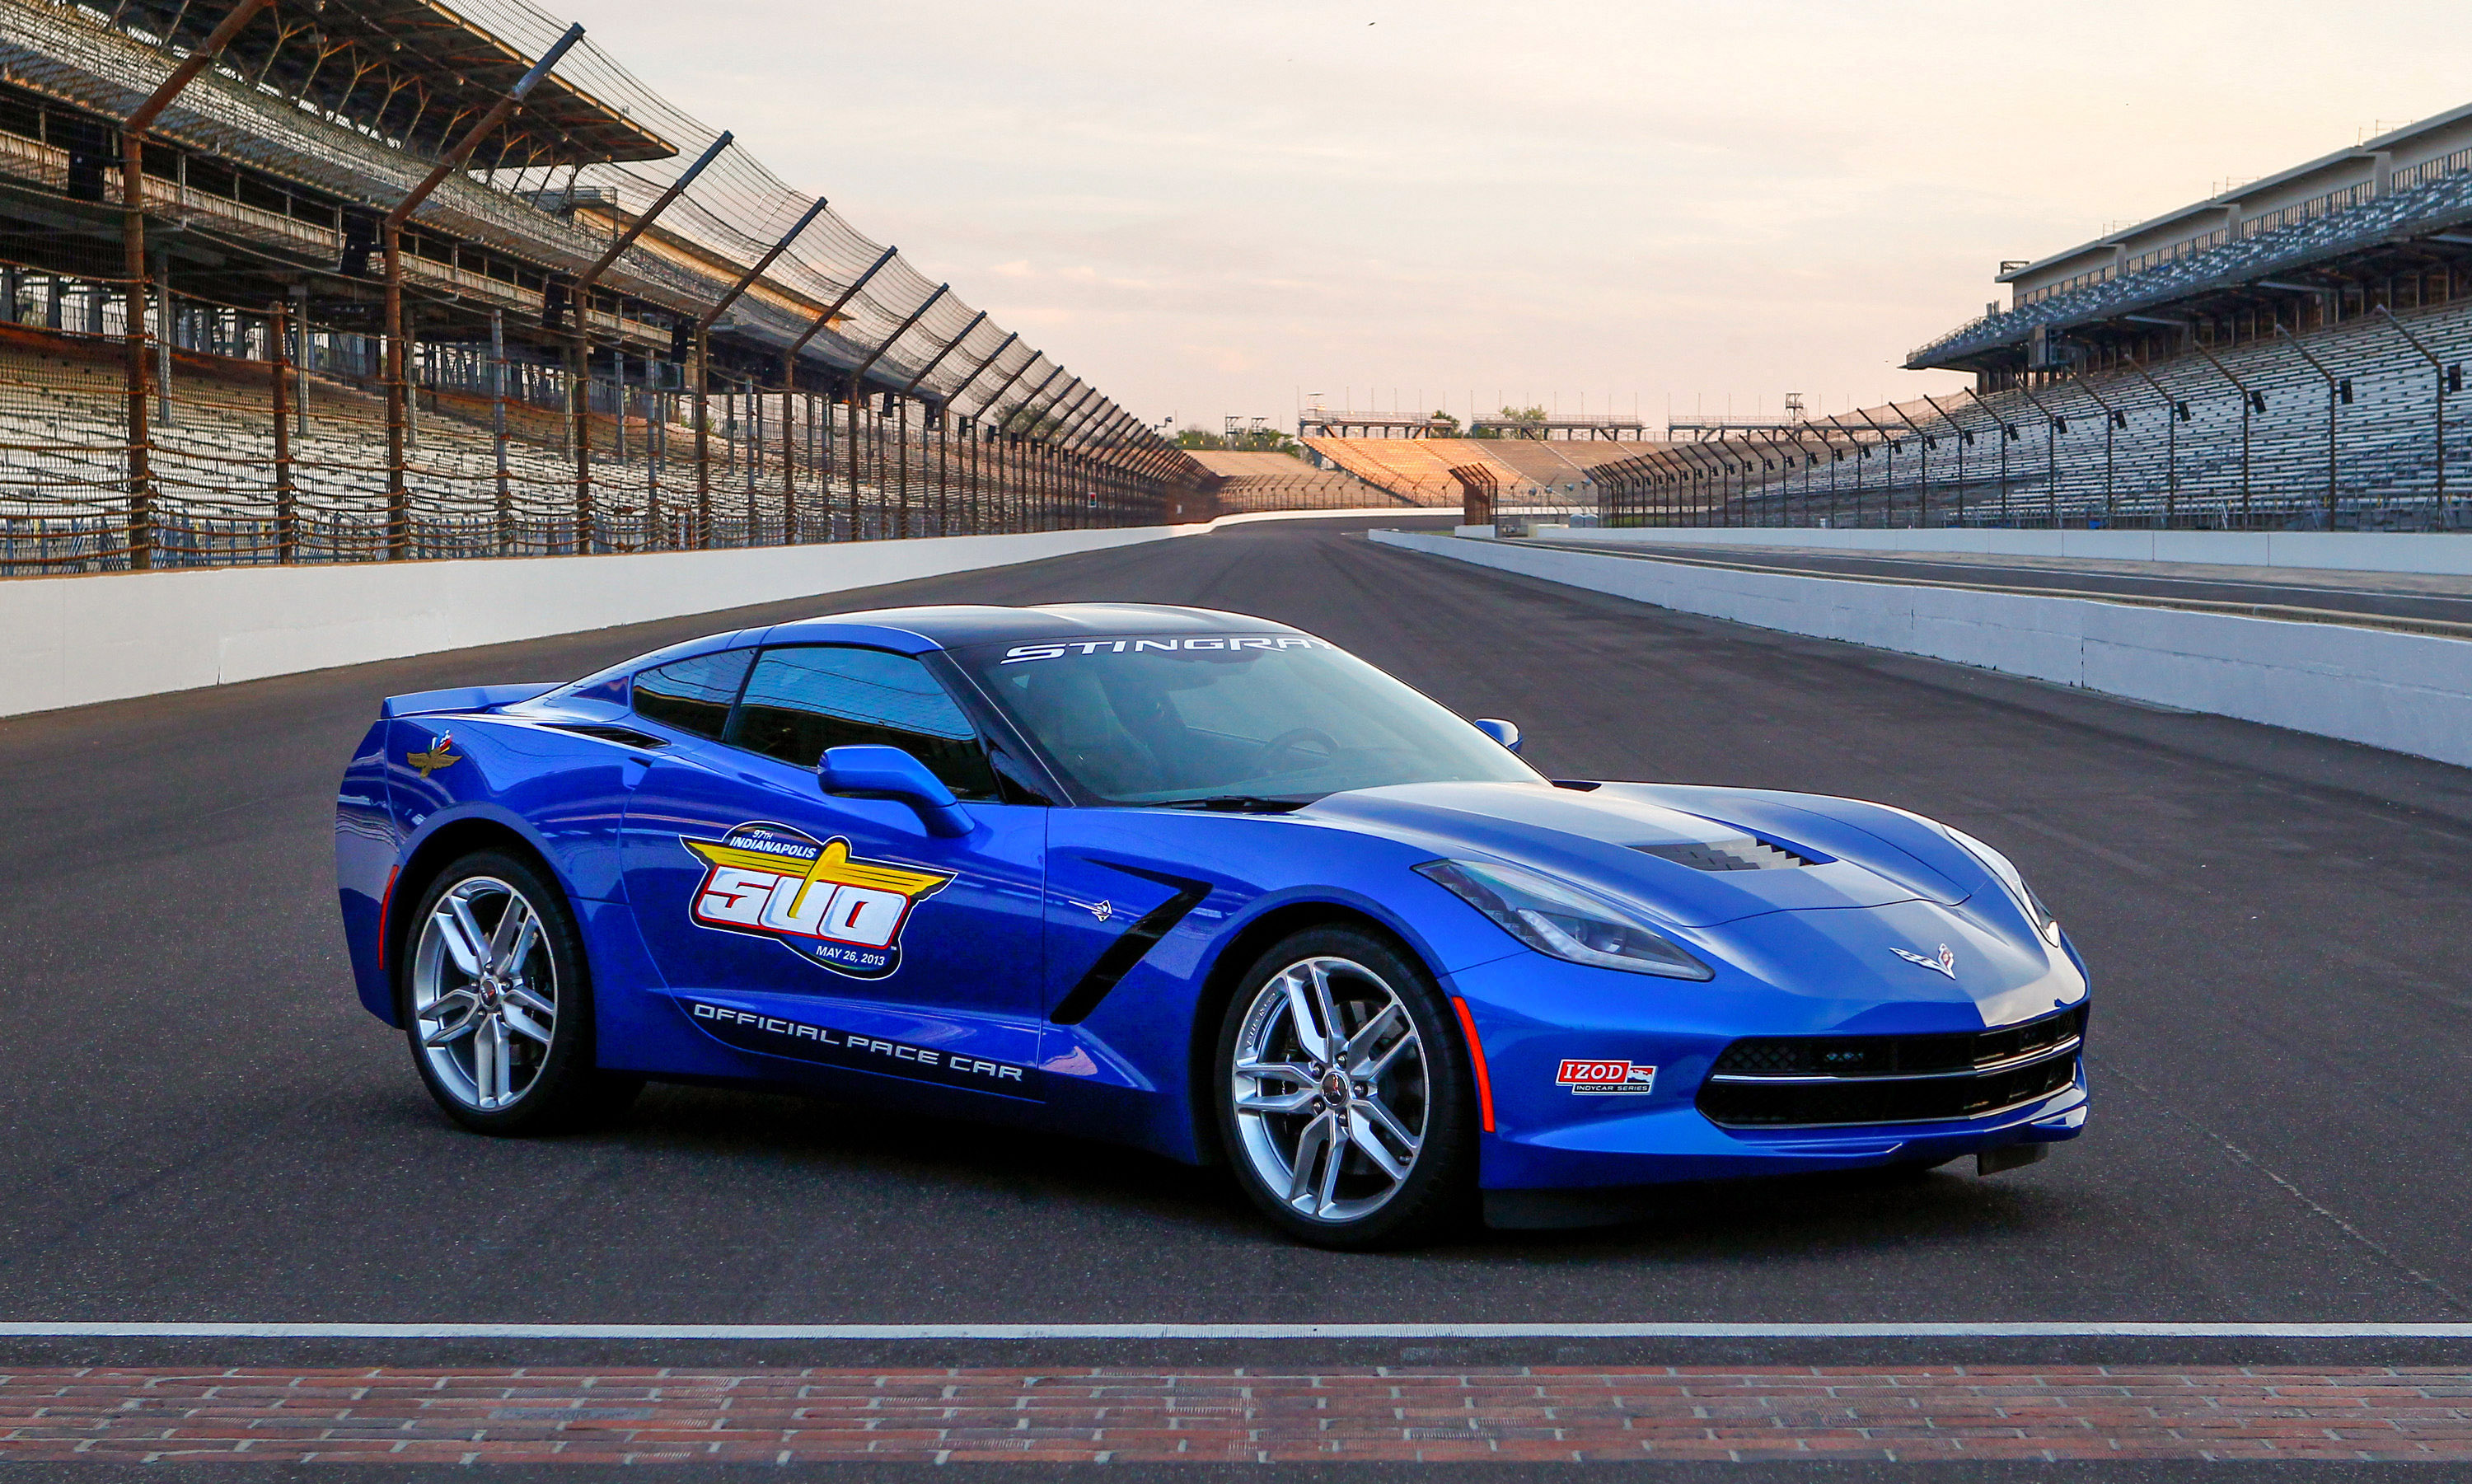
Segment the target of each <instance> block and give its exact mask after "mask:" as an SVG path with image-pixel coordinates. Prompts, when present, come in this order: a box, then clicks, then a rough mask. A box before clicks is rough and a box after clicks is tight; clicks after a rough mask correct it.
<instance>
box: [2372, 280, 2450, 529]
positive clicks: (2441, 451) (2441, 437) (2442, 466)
mask: <svg viewBox="0 0 2472 1484" xmlns="http://www.w3.org/2000/svg"><path fill="white" fill-rule="evenodd" d="M2378 313H2379V314H2381V315H2384V316H2385V317H2386V322H2387V325H2388V327H2389V328H2390V329H2392V330H2393V331H2394V332H2395V333H2396V334H2398V335H2401V336H2402V337H2403V338H2404V339H2405V340H2406V341H2409V342H2410V343H2411V345H2412V347H2413V349H2414V350H2417V351H2419V352H2420V358H2421V359H2422V360H2424V361H2427V362H2428V363H2429V369H2430V370H2431V371H2436V373H2437V383H2436V394H2437V395H2435V396H2433V397H2431V398H2430V402H2429V413H2430V429H2429V431H2430V437H2431V439H2432V446H2431V449H2430V451H2431V452H2432V453H2434V454H2435V455H2436V459H2437V494H2436V504H2435V506H2434V507H2433V509H2432V511H2431V514H2432V515H2435V516H2436V523H2437V524H2436V528H2437V529H2438V530H2441V531H2442V530H2444V529H2445V528H2446V394H2447V393H2449V392H2460V391H2462V390H2463V366H2462V363H2461V362H2460V361H2459V362H2457V363H2456V364H2455V365H2453V366H2448V365H2447V364H2446V363H2444V362H2443V361H2440V360H2439V359H2438V358H2437V357H2436V354H2434V353H2433V352H2432V351H2431V350H2430V348H2429V347H2427V346H2424V345H2422V344H2421V343H2420V337H2419V336H2417V335H2415V334H2413V332H2412V331H2410V330H2408V329H2405V328H2404V327H2403V322H2402V321H2401V320H2398V319H2396V318H2395V316H2394V311H2393V310H2391V309H2389V308H2388V307H2387V306H2386V305H2384V304H2380V305H2379V306H2378Z"/></svg>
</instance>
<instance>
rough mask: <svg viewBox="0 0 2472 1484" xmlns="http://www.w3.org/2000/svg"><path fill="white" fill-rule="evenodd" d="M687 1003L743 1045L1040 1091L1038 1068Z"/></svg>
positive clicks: (1018, 1093)
mask: <svg viewBox="0 0 2472 1484" xmlns="http://www.w3.org/2000/svg"><path fill="white" fill-rule="evenodd" d="M684 1003H685V1005H686V1011H687V1015H688V1017H690V1018H692V1019H693V1020H694V1021H695V1022H696V1024H698V1025H701V1026H702V1027H703V1028H704V1029H705V1030H707V1031H710V1032H711V1033H712V1034H713V1035H714V1036H716V1037H718V1038H719V1039H720V1040H722V1041H726V1042H728V1043H729V1044H730V1045H733V1046H736V1047H738V1048H739V1049H741V1050H743V1051H761V1052H765V1053H767V1054H768V1055H772V1056H787V1057H796V1058H797V1059H798V1060H799V1061H802V1062H817V1063H820V1064H822V1065H826V1066H847V1067H853V1068H856V1069H857V1070H859V1071H863V1072H890V1073H891V1074H892V1075H894V1076H896V1077H915V1078H916V1079H918V1080H919V1081H921V1082H940V1083H942V1084H944V1085H945V1086H946V1087H953V1088H969V1089H973V1090H975V1091H980V1092H1004V1093H1009V1094H1010V1095H1011V1096H1014V1097H1036V1096H1038V1093H1037V1092H1036V1091H1035V1090H1034V1089H1033V1085H1032V1073H1033V1071H1034V1068H1031V1067H1027V1066H1017V1065H1014V1064H1012V1063H1010V1062H999V1061H996V1060H994V1059H992V1058H989V1057H984V1056H968V1055H964V1054H963V1053H961V1052H957V1051H946V1050H941V1049H939V1048H938V1047H935V1046H920V1045H914V1044H912V1043H911V1042H909V1041H888V1040H886V1039H885V1038H883V1037H881V1036H862V1035H859V1034H858V1033H857V1032H854V1031H844V1030H837V1029H835V1028H834V1027H832V1026H829V1025H810V1024H808V1023H807V1022H805V1021H803V1020H791V1019H785V1018H783V1017H780V1016H768V1015H757V1014H755V1013H754V1012H753V1011H749V1010H737V1009H733V1008H731V1007H730V1006H727V1005H714V1004H708V1003H706V1002H704V1001H702V1000H696V999H691V1000H687V1001H685V1002H684Z"/></svg>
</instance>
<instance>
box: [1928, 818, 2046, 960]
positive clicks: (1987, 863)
mask: <svg viewBox="0 0 2472 1484" xmlns="http://www.w3.org/2000/svg"><path fill="white" fill-rule="evenodd" d="M1932 823H1934V824H1936V825H1937V824H1939V822H1938V821H1937V820H1934V821H1933V822H1932ZM1939 829H1940V833H1942V834H1944V835H1946V836H1948V837H1949V838H1950V839H1951V840H1954V841H1956V842H1957V843H1958V844H1959V845H1961V846H1962V847H1963V848H1964V849H1965V852H1966V853H1967V854H1968V855H1971V856H1973V857H1974V858H1975V859H1976V860H1979V861H1981V862H1983V864H1984V867H1985V870H1987V871H1989V872H1990V873H1991V874H1993V875H1995V876H1998V877H1999V878H2000V884H2001V885H2003V886H2005V887H2007V888H2009V896H2011V897H2013V898H2016V899H2017V905H2018V906H2019V907H2021V908H2023V909H2025V913H2026V916H2027V917H2028V918H2029V919H2031V920H2032V922H2033V924H2034V931H2036V932H2038V933H2040V934H2042V935H2043V941H2044V942H2045V943H2048V944H2050V945H2052V946H2053V947H2058V946H2059V945H2060V924H2059V923H2058V922H2056V920H2055V919H2054V918H2053V917H2052V909H2051V908H2049V907H2046V906H2044V905H2043V898H2040V897H2037V896H2035V895H2034V889H2033V888H2032V887H2031V886H2028V885H2027V884H2026V877H2025V874H2024V873H2022V872H2020V871H2019V870H2018V869H2017V867H2016V864H2015V863H2014V862H2013V861H2011V860H2009V857H2008V856H2006V855H2003V854H2001V853H2000V852H1999V851H1998V850H1993V849H1992V848H1991V847H1989V846H1987V845H1985V844H1984V843H1983V842H1982V841H1980V840H1977V839H1975V838H1974V837H1973V836H1972V835H1969V834H1967V833H1966V832H1965V831H1964V830H1962V829H1960V828H1958V827H1957V826H1953V825H1940V826H1939Z"/></svg>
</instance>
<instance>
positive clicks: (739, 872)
mask: <svg viewBox="0 0 2472 1484" xmlns="http://www.w3.org/2000/svg"><path fill="white" fill-rule="evenodd" d="M678 844H680V845H683V846H685V847H686V848H687V850H688V851H689V852H690V853H692V854H693V855H694V856H695V857H696V858H697V859H698V860H701V861H702V862H703V863H704V868H705V869H704V874H703V880H702V881H701V883H700V884H698V886H697V887H696V890H695V900H694V905H693V906H692V907H691V908H690V909H689V911H690V914H691V915H692V916H693V917H694V919H695V920H696V922H700V923H701V924H703V925H704V926H706V927H717V928H721V929H722V930H724V931H725V932H733V933H752V934H755V935H756V936H758V937H763V938H771V939H773V940H775V941H777V942H779V943H781V944H782V945H786V946H787V947H789V948H790V949H791V950H792V951H794V952H796V954H797V955H798V956H799V957H801V958H804V959H807V960H809V961H811V962H813V963H816V964H819V965H820V966H822V967H823V968H826V969H832V970H833V971H834V972H836V973H844V974H847V975H849V976H850V977H852V978H855V979H881V978H883V977H884V976H885V975H886V974H889V973H891V972H892V971H893V970H894V969H898V968H900V967H901V929H902V928H903V927H904V926H905V925H906V924H907V923H908V922H909V921H910V909H911V908H913V907H915V906H916V905H917V904H918V903H919V902H921V901H923V900H925V899H926V898H930V897H933V896H935V895H936V894H937V893H938V892H939V891H942V890H943V889H944V887H945V885H946V884H947V883H948V882H950V881H951V880H952V879H953V877H952V874H951V873H949V872H941V871H919V870H916V869H914V868H912V867H908V866H894V865H888V864H886V863H884V862H881V861H869V860H858V859H854V858H853V857H852V856H851V855H850V850H849V842H848V841H847V840H844V839H843V838H842V837H841V836H839V835H835V836H834V837H833V838H832V839H830V840H818V839H816V838H815V837H814V836H812V835H808V834H804V833H802V832H800V831H798V830H796V829H792V828H791V827H790V826H787V825H773V824H769V823H765V822H763V821H755V822H751V823H749V824H745V825H741V826H737V827H736V828H734V829H732V830H730V831H729V833H728V835H727V836H726V837H725V838H723V839H720V840H696V839H691V838H689V837H688V836H685V835H680V836H679V837H678Z"/></svg>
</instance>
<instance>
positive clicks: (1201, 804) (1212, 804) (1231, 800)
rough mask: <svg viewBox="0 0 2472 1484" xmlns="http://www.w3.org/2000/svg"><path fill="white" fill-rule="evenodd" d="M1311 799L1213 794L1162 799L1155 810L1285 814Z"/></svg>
mask: <svg viewBox="0 0 2472 1484" xmlns="http://www.w3.org/2000/svg"><path fill="white" fill-rule="evenodd" d="M1310 802H1313V801H1311V800H1309V799H1264V798H1262V797H1260V796H1259V795H1255V794H1213V795H1211V796H1210V797H1208V798H1206V799H1162V800H1160V801H1158V802H1156V803H1153V804H1152V805H1151V807H1152V808H1153V809H1209V810H1212V811H1214V812H1216V813H1221V814H1285V813H1287V812H1288V811H1290V810H1292V809H1301V808H1303V807H1304V806H1305V805H1306V804H1308V803H1310Z"/></svg>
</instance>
